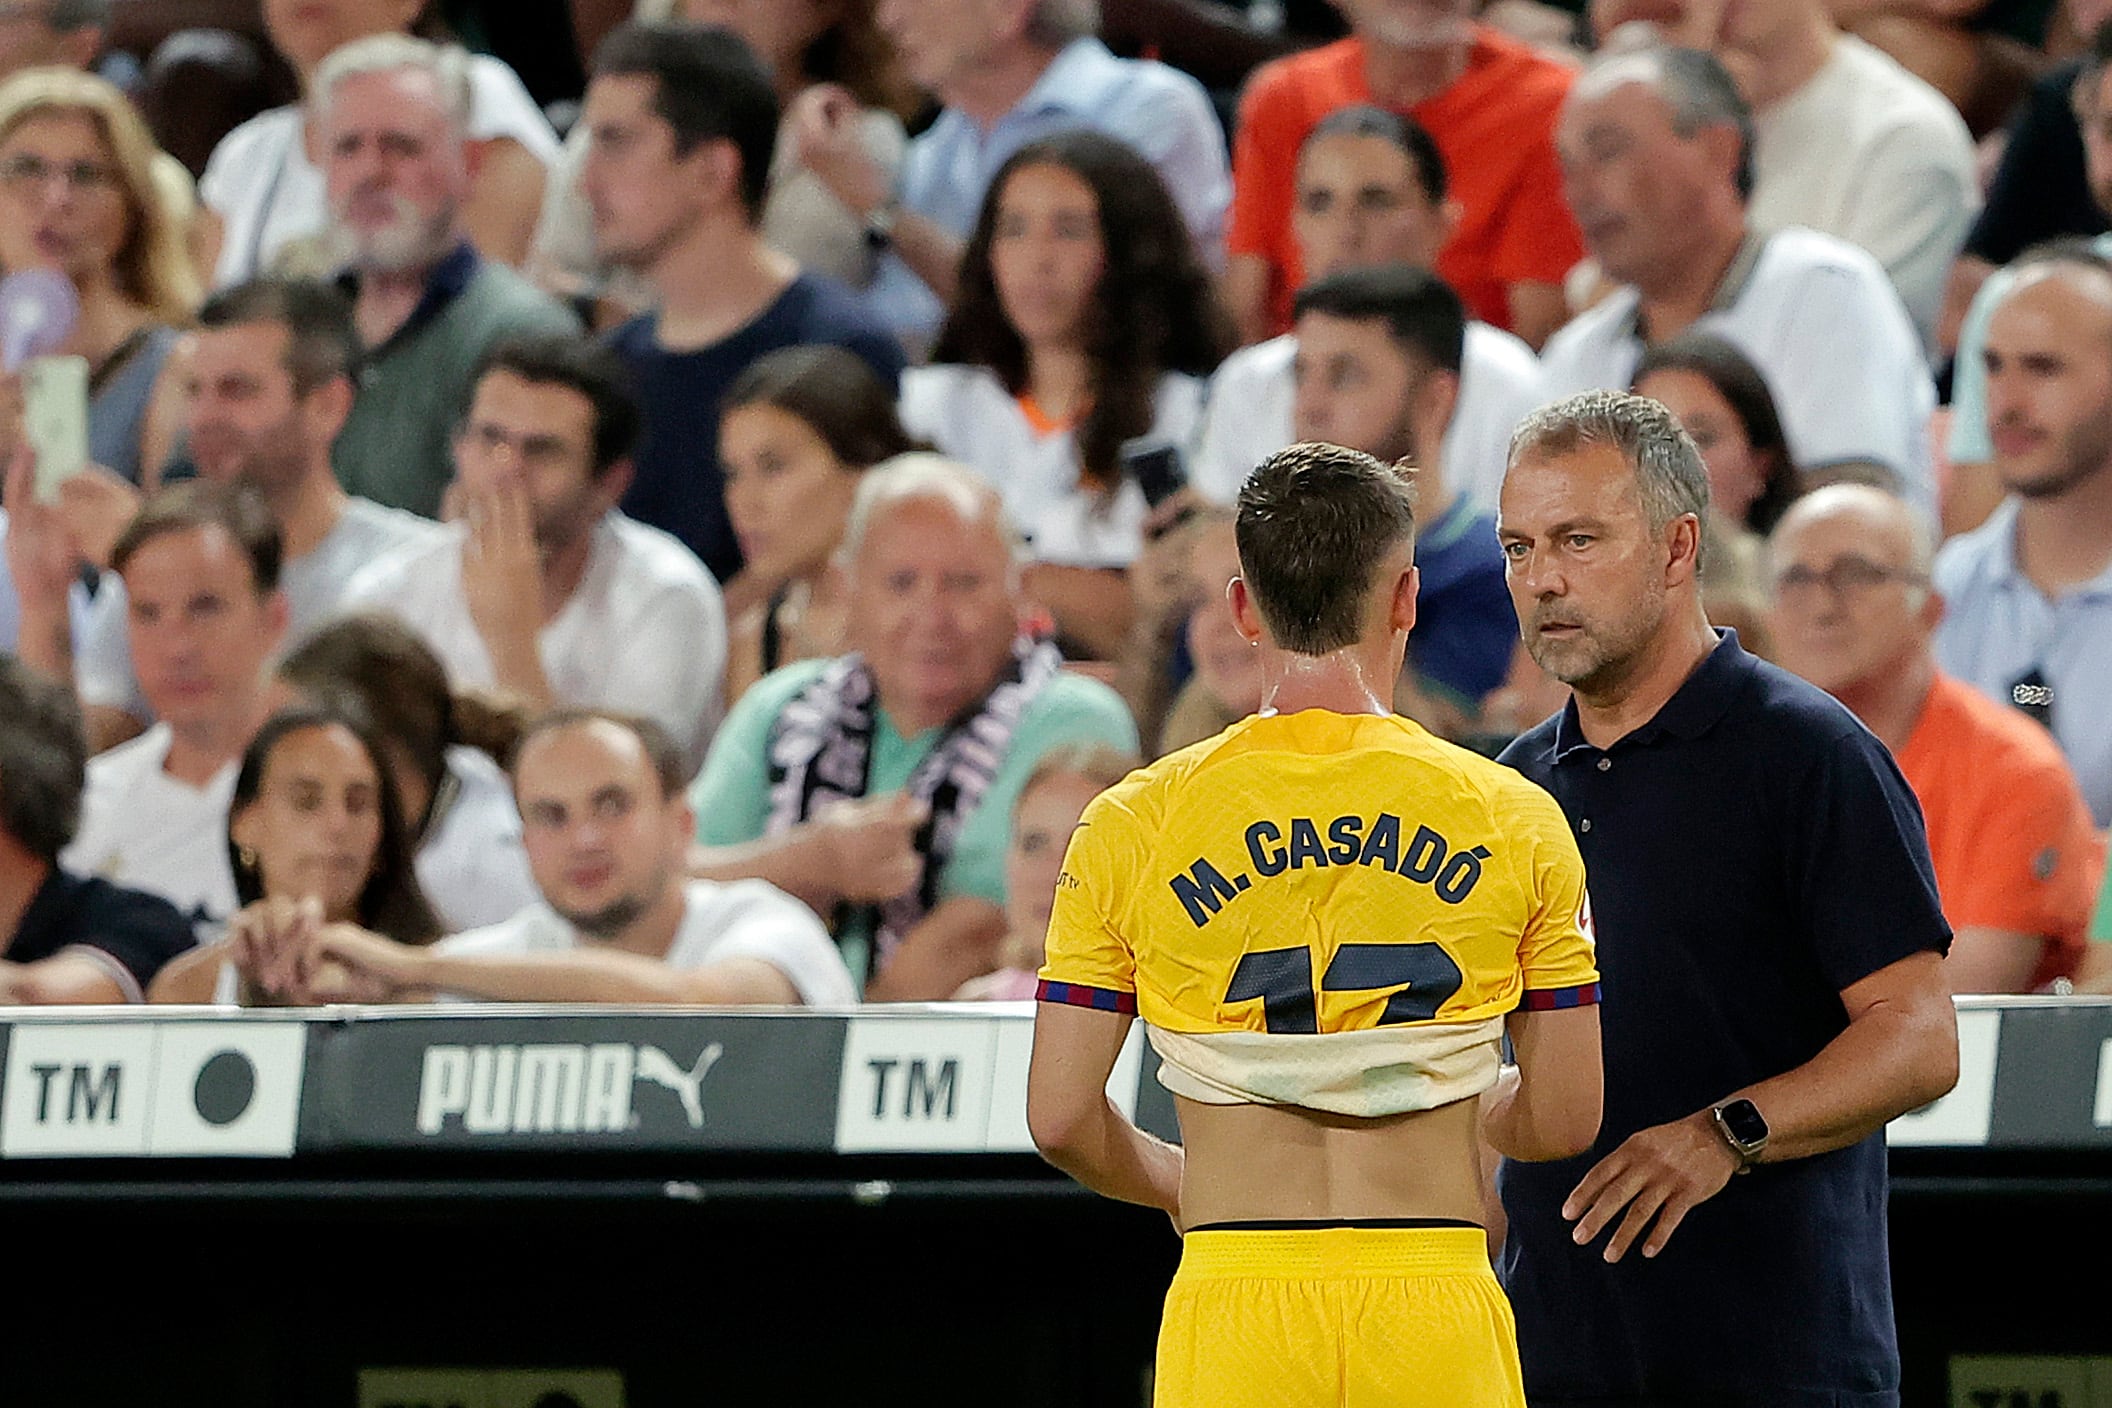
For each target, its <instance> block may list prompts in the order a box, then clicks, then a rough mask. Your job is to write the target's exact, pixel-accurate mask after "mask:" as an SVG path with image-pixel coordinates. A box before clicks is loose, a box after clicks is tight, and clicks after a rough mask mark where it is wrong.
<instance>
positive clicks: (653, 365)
mask: <svg viewBox="0 0 2112 1408" xmlns="http://www.w3.org/2000/svg"><path fill="white" fill-rule="evenodd" d="M581 121H583V122H585V123H586V124H587V131H588V134H589V141H588V150H587V161H586V167H585V171H584V173H583V184H584V186H585V189H586V193H587V201H588V204H589V205H590V206H591V208H592V211H593V217H594V241H595V247H596V248H597V249H598V250H599V251H600V252H601V254H602V256H603V257H604V258H606V259H607V260H608V261H609V262H610V263H611V264H613V265H615V266H617V267H619V268H624V269H629V270H631V271H632V272H634V273H636V274H637V275H639V276H640V277H641V278H642V279H643V280H644V281H645V283H646V284H647V285H648V286H649V287H650V288H651V289H652V291H653V293H654V295H655V297H656V298H657V300H658V308H657V310H656V311H654V312H651V313H646V314H643V315H641V316H640V317H637V318H633V319H632V320H631V321H629V322H627V323H624V324H623V325H622V326H620V327H618V328H616V329H615V330H614V331H613V332H611V333H610V334H609V343H610V345H611V346H612V347H613V348H614V349H615V350H616V352H617V354H618V355H619V356H621V357H622V358H623V359H624V361H625V362H626V363H628V364H629V366H630V369H631V373H632V376H633V378H634V379H635V383H636V386H637V391H638V396H639V401H640V403H641V405H642V406H643V408H644V411H645V429H644V434H643V435H642V436H641V438H640V440H639V443H638V450H637V453H636V455H635V456H634V457H633V463H634V465H635V466H636V473H635V475H634V477H633V478H632V481H631V487H630V489H629V490H628V491H626V492H625V494H624V496H623V501H622V503H621V505H620V507H621V508H622V509H623V511H624V512H625V513H627V514H629V515H630V516H631V517H633V518H635V519H637V520H638V521H639V522H641V523H646V524H650V525H651V526H652V527H655V528H658V529H661V530H662V531H664V532H668V533H672V534H673V535H674V536H675V537H677V538H680V539H681V540H682V541H683V542H684V543H686V544H687V545H688V546H689V548H690V550H691V551H692V552H694V553H696V555H697V556H698V557H700V558H702V559H703V561H704V565H705V566H706V567H709V568H710V569H711V571H712V575H714V576H715V577H717V578H718V579H719V580H720V581H721V582H729V583H730V582H731V580H732V579H733V578H735V576H736V575H737V574H738V573H739V572H740V570H741V565H742V558H741V547H740V541H739V539H738V538H736V537H735V536H734V532H733V523H732V520H731V519H729V518H728V517H727V514H726V495H725V487H724V481H723V477H722V475H721V471H720V468H719V456H718V441H719V433H718V431H719V409H720V402H721V400H722V399H723V398H724V396H725V393H726V390H727V388H728V387H730V386H731V385H732V384H733V381H734V379H735V378H736V377H738V376H739V375H740V374H741V373H742V372H743V371H744V370H746V369H747V367H748V365H749V364H750V363H752V362H754V361H755V360H756V359H757V358H759V357H761V356H762V355H763V354H765V353H766V352H773V351H776V350H777V349H778V348H780V347H794V346H800V345H803V344H811V343H827V344H833V345H836V346H840V347H848V348H849V349H850V350H851V351H853V352H855V353H857V354H858V355H859V356H860V357H862V358H864V359H865V361H866V362H867V363H869V364H870V365H871V366H872V368H873V370H874V371H875V372H877V373H879V375H880V377H881V379H882V380H883V381H885V382H886V383H887V384H888V385H889V386H890V387H893V385H894V384H895V381H896V378H897V377H898V376H899V375H900V373H901V371H902V361H903V358H902V349H901V346H900V345H899V344H898V343H897V342H896V341H895V340H894V338H892V337H891V336H889V335H888V333H887V332H886V331H885V330H884V329H883V328H882V327H881V326H880V325H879V324H878V323H877V322H875V321H874V320H873V319H872V318H871V317H870V316H869V315H868V314H867V313H866V312H865V311H864V310H863V309H862V308H860V307H859V305H858V303H857V302H856V300H855V299H854V298H853V297H852V295H851V293H850V291H849V290H847V289H845V288H844V287H843V286H842V285H841V284H838V283H835V282H834V281H832V280H829V279H825V278H823V277H821V276H819V275H817V274H812V273H808V272H806V271H804V270H802V269H801V268H800V267H799V265H798V264H797V263H796V262H794V261H793V260H792V259H791V258H789V257H788V256H786V255H783V254H780V253H778V252H777V251H775V250H773V249H771V248H770V247H769V246H768V245H766V244H765V243H764V242H763V237H762V231H761V228H760V222H761V219H762V210H763V200H764V196H765V194H766V190H767V186H768V182H769V175H770V155H771V152H772V150H773V149H774V148H775V145H776V142H777V125H778V108H777V94H776V90H775V89H774V88H773V87H772V86H771V82H770V76H769V75H768V74H767V73H765V72H764V70H763V66H762V64H761V62H760V61H759V60H758V59H757V58H756V57H755V55H754V54H753V53H752V52H750V51H749V49H748V47H747V46H746V45H745V44H743V43H742V42H741V40H740V39H739V38H738V37H736V36H735V35H734V34H733V33H732V32H731V31H729V30H724V29H707V28H703V27H700V26H696V25H682V24H628V25H625V26H623V27H622V28H621V29H618V30H617V31H616V32H615V33H613V34H611V35H610V36H609V37H608V39H607V40H606V41H604V42H603V44H602V46H601V49H600V50H599V52H598V53H597V54H596V55H595V60H594V78H593V81H592V82H591V83H590V84H589V85H588V87H587V101H586V111H585V113H584V115H583V116H582V118H581Z"/></svg>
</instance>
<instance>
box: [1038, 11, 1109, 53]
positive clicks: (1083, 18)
mask: <svg viewBox="0 0 2112 1408" xmlns="http://www.w3.org/2000/svg"><path fill="white" fill-rule="evenodd" d="M1099 32H1100V0H1035V4H1034V13H1032V14H1030V15H1028V16H1027V38H1028V39H1030V40H1032V41H1033V42H1034V43H1036V44H1039V45H1040V46H1041V47H1043V48H1044V49H1061V48H1062V47H1063V46H1064V45H1066V44H1068V43H1070V42H1071V41H1072V40H1073V39H1090V38H1092V37H1093V36H1094V35H1096V34H1098V33H1099Z"/></svg>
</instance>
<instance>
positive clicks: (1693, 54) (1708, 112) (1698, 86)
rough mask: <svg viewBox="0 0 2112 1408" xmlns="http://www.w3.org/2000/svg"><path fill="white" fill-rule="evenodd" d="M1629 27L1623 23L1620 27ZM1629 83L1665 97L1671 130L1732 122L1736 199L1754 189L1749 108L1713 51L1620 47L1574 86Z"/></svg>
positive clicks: (1592, 90) (1587, 91) (1592, 88)
mask: <svg viewBox="0 0 2112 1408" xmlns="http://www.w3.org/2000/svg"><path fill="white" fill-rule="evenodd" d="M1630 30H1631V26H1627V25H1623V26H1622V32H1627V31H1630ZM1627 83H1640V84H1642V85H1643V86H1644V87H1646V88H1648V89H1649V90H1650V91H1651V92H1653V93H1655V94H1657V96H1658V97H1659V98H1660V99H1662V100H1663V101H1664V104H1665V106H1666V107H1667V108H1669V109H1670V110H1671V114H1672V130H1673V131H1675V132H1677V133H1679V135H1680V136H1682V137H1691V136H1693V135H1694V134H1695V133H1696V132H1699V131H1701V129H1703V128H1704V127H1730V128H1734V129H1736V131H1737V133H1738V172H1737V182H1738V198H1739V199H1740V200H1748V199H1750V198H1751V197H1752V194H1753V140H1754V136H1753V109H1752V105H1751V104H1749V103H1747V102H1746V100H1745V96H1744V95H1743V94H1741V93H1740V92H1739V91H1738V85H1737V84H1736V83H1734V82H1732V81H1731V75H1730V71H1729V70H1728V69H1726V68H1724V66H1723V64H1722V62H1721V61H1720V60H1719V59H1717V57H1716V56H1715V55H1714V54H1711V53H1708V52H1707V51H1705V50H1702V49H1675V48H1672V47H1671V46H1669V45H1658V46H1656V47H1650V48H1640V49H1638V48H1633V47H1626V46H1624V47H1623V49H1622V51H1620V52H1616V53H1613V54H1609V55H1608V56H1607V57H1605V58H1602V59H1600V60H1599V61H1598V62H1597V63H1595V64H1593V65H1592V66H1591V67H1590V68H1588V69H1586V70H1585V72H1584V76H1583V78H1581V79H1579V80H1578V83H1577V91H1578V92H1579V93H1580V94H1584V95H1588V96H1594V97H1595V96H1597V95H1599V94H1602V93H1608V92H1611V91H1612V90H1614V89H1615V88H1618V87H1620V86H1622V85H1623V84H1627Z"/></svg>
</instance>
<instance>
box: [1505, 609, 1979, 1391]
mask: <svg viewBox="0 0 2112 1408" xmlns="http://www.w3.org/2000/svg"><path fill="white" fill-rule="evenodd" d="M1503 761H1505V762H1507V763H1509V764H1511V765H1512V766H1513V767H1515V768H1517V769H1518V770H1519V771H1520V772H1522V773H1524V774H1525V775H1526V776H1527V777H1529V778H1531V779H1532V780H1533V781H1535V782H1537V783H1539V784H1540V785H1541V786H1542V787H1544V788H1546V789H1547V790H1548V791H1549V792H1550V793H1552V794H1553V795H1554V797H1555V799H1556V800H1557V801H1558V802H1560V803H1561V805H1562V810H1563V812H1564V813H1565V814H1566V815H1567V816H1568V817H1569V819H1570V824H1571V826H1572V827H1573V828H1574V829H1575V832H1576V837H1577V844H1578V847H1579V849H1580V850H1581V851H1582V852H1583V855H1584V863H1585V868H1586V870H1587V872H1588V874H1589V875H1590V881H1591V912H1592V918H1593V921H1594V925H1595V928H1596V931H1597V936H1598V960H1599V971H1600V974H1601V991H1602V993H1603V999H1602V1003H1601V1006H1600V1008H1599V1014H1600V1015H1599V1020H1600V1025H1601V1032H1602V1035H1603V1039H1604V1045H1605V1069H1606V1113H1605V1119H1604V1122H1603V1123H1602V1124H1601V1126H1600V1129H1599V1137H1598V1141H1597V1143H1596V1144H1594V1145H1593V1147H1592V1149H1591V1152H1590V1153H1588V1154H1585V1155H1582V1156H1579V1157H1578V1158H1575V1159H1567V1160H1563V1161H1561V1162H1557V1163H1547V1164H1520V1163H1509V1162H1507V1163H1505V1164H1504V1166H1503V1171H1502V1175H1501V1178H1500V1180H1499V1186H1500V1188H1501V1190H1502V1194H1503V1202H1504V1207H1505V1209H1506V1210H1507V1211H1508V1213H1509V1216H1510V1236H1509V1240H1508V1243H1507V1244H1506V1246H1505V1249H1504V1255H1503V1264H1502V1267H1501V1270H1502V1273H1503V1279H1504V1285H1505V1288H1506V1289H1507V1290H1508V1291H1509V1293H1510V1297H1511V1303H1512V1305H1513V1307H1514V1308H1515V1310H1516V1312H1517V1316H1518V1341H1519V1350H1520V1354H1521V1357H1522V1359H1523V1361H1524V1367H1525V1383H1526V1391H1527V1395H1528V1397H1530V1398H1531V1400H1532V1402H1533V1403H1534V1405H1535V1408H1545V1405H1556V1404H1584V1403H1593V1404H1597V1403H1610V1402H1620V1403H1624V1404H1637V1403H1644V1404H1696V1405H1699V1404H1708V1405H1711V1408H1743V1406H1744V1405H1750V1408H1762V1405H1765V1408H1817V1405H1821V1404H1824V1405H1828V1408H1875V1405H1896V1404H1897V1403H1898V1402H1899V1350H1898V1345H1897V1341H1896V1337H1895V1333H1894V1327H1893V1316H1892V1282H1891V1267H1890V1261H1889V1255H1888V1251H1887V1247H1886V1232H1885V1202H1886V1180H1885V1145H1884V1136H1883V1134H1882V1133H1878V1134H1874V1135H1872V1136H1871V1137H1869V1138H1868V1139H1865V1140H1863V1141H1862V1142H1861V1143H1859V1144H1856V1145H1853V1146H1851V1147H1849V1148H1846V1149H1839V1150H1835V1151H1834V1152H1832V1153H1829V1154H1821V1155H1819V1156H1817V1157H1814V1158H1808V1159H1799V1160H1794V1161H1790V1162H1785V1163H1778V1164H1762V1165H1760V1166H1758V1167H1756V1168H1754V1169H1753V1170H1752V1172H1751V1173H1749V1174H1746V1175H1744V1176H1741V1177H1737V1178H1733V1179H1732V1180H1731V1182H1730V1185H1729V1186H1728V1187H1727V1188H1725V1189H1724V1191H1723V1192H1722V1193H1720V1194H1718V1195H1717V1196H1716V1197H1714V1198H1712V1199H1710V1200H1709V1201H1708V1202H1706V1203H1704V1204H1702V1205H1701V1206H1700V1207H1698V1208H1696V1209H1694V1210H1693V1211H1692V1212H1690V1213H1688V1214H1687V1217H1686V1220H1685V1221H1684V1222H1682V1223H1681V1224H1680V1226H1679V1229H1678V1230H1677V1231H1676V1232H1674V1233H1673V1235H1672V1240H1671V1241H1670V1242H1669V1243H1668V1244H1667V1245H1666V1247H1665V1250H1664V1251H1663V1252H1661V1253H1660V1254H1659V1255H1658V1256H1657V1257H1656V1258H1654V1259H1646V1258H1644V1257H1643V1256H1642V1254H1641V1252H1640V1251H1637V1250H1631V1251H1630V1253H1629V1254H1628V1255H1627V1256H1626V1257H1624V1258H1623V1259H1622V1260H1621V1262H1620V1263H1619V1264H1618V1265H1614V1266H1608V1265H1607V1264H1606V1263H1605V1262H1604V1261H1603V1260H1602V1259H1601V1256H1600V1253H1601V1252H1602V1251H1603V1249H1604V1246H1605V1243H1606V1240H1607V1235H1608V1234H1604V1233H1602V1234H1601V1235H1600V1237H1599V1239H1598V1241H1597V1242H1595V1243H1594V1244H1593V1245H1592V1246H1589V1247H1578V1246H1576V1245H1575V1244H1574V1243H1573V1242H1572V1241H1571V1239H1570V1233H1571V1224H1570V1223H1568V1222H1567V1221H1565V1220H1564V1219H1563V1217H1562V1215H1561V1207H1562V1202H1563V1200H1564V1199H1565V1198H1567V1197H1568V1196H1569V1194H1570V1192H1571V1190H1573V1189H1574V1188H1575V1187H1576V1186H1577V1184H1578V1182H1579V1181H1581V1180H1582V1179H1583V1177H1584V1175H1585V1174H1586V1173H1587V1172H1588V1171H1589V1170H1590V1169H1591V1167H1592V1165H1593V1164H1595V1163H1596V1162H1597V1161H1598V1160H1599V1159H1601V1158H1604V1157H1605V1156H1606V1155H1607V1154H1609V1153H1611V1152H1612V1151H1613V1149H1614V1148H1615V1147H1616V1146H1618V1145H1619V1144H1620V1143H1621V1141H1622V1140H1624V1139H1626V1138H1627V1137H1628V1136H1629V1135H1631V1134H1633V1133H1635V1132H1636V1131H1637V1130H1640V1129H1645V1128H1649V1127H1651V1126H1653V1125H1660V1124H1668V1123H1670V1122H1672V1121H1675V1120H1679V1119H1683V1118H1685V1117H1687V1116H1689V1115H1692V1114H1694V1113H1695V1112H1696V1111H1699V1110H1703V1109H1706V1108H1708V1107H1709V1106H1711V1105H1713V1104H1715V1103H1717V1102H1718V1101H1720V1100H1723V1099H1724V1098H1725V1097H1727V1096H1729V1095H1730V1094H1731V1093H1732V1092H1734V1091H1736V1090H1739V1089H1741V1088H1743V1087H1745V1086H1748V1085H1751V1084H1753V1083H1755V1082H1757V1081H1761V1080H1765V1079H1768V1078H1769V1077H1772V1076H1777V1075H1780V1074H1782V1073H1783V1072H1785V1071H1788V1070H1791V1069H1793V1068H1795V1067H1797V1066H1801V1065H1803V1064H1804V1063H1805V1062H1807V1061H1809V1060H1811V1058H1812V1057H1814V1056H1816V1055H1817V1054H1818V1053H1819V1050H1820V1049H1821V1048H1822V1047H1824V1046H1825V1045H1826V1044H1827V1043H1828V1042H1830V1041H1832V1040H1833V1038H1834V1037H1836V1036H1838V1035H1839V1034H1840V1033H1841V1032H1842V1031H1843V1030H1844V1029H1845V1028H1846V1027H1847V1023H1848V1018H1847V1012H1846V1009H1845V1008H1844V1007H1843V1006H1842V1004H1841V999H1840V993H1841V991H1842V989H1844V988H1847V987H1849V986H1851V985H1853V984H1854V983H1856V982H1858V981H1860V980H1861V979H1863V978H1866V977H1869V976H1870V975H1871V974H1873V973H1875V972H1877V971H1878V970H1879V969H1881V968H1885V967H1887V966H1889V965H1890V964H1892V963H1894V962H1897V961H1898V960H1900V959H1903V958H1906V957H1909V956H1911V955H1913V954H1916V953H1920V952H1923V951H1924V950H1934V951H1937V952H1943V951H1945V950H1947V949H1948V947H1949V944H1950V929H1949V927H1948V926H1947V925H1946V924H1945V923H1944V919H1943V912H1942V909H1941V908H1940V906H1939V904H1938V902H1937V896H1936V879H1935V873H1934V871H1933V869H1932V868H1931V866H1930V862H1929V852H1928V841H1927V837H1926V834H1925V832H1924V830H1923V827H1922V820H1921V809H1920V806H1919V805H1918V804H1917V803H1916V802H1915V800H1914V794H1913V792H1912V791H1911V790H1910V789H1909V788H1908V786H1907V783H1906V779H1905V778H1903V777H1902V776H1901V775H1900V772H1899V769H1898V767H1897V766H1896V765H1895V764H1894V763H1893V761H1892V756H1891V754H1890V753H1888V752H1887V751H1886V750H1885V747H1884V745H1883V744H1881V743H1879V742H1878V741H1877V739H1876V738H1875V737H1873V736H1872V735H1871V734H1870V732H1869V731H1868V730H1867V729H1865V728H1864V727H1863V726H1862V724H1861V723H1859V722H1858V721H1857V720H1856V718H1855V717H1854V715H1852V714H1850V713H1849V712H1848V711H1847V710H1846V709H1845V708H1843V707H1841V705H1840V704H1838V703H1837V702H1835V701H1834V700H1833V699H1832V698H1831V697H1829V696H1828V695H1826V694H1825V693H1823V692H1821V691H1820V690H1818V689H1816V688H1815V687H1813V686H1811V685H1809V684H1807V683H1805V682H1804V681H1803V680H1800V679H1798V678H1797V677H1796V676H1794V675H1791V674H1789V673H1787V672H1785V671H1782V670H1778V669H1776V668H1775V667H1774V666H1772V665H1769V664H1767V663H1765V662H1764V661H1761V660H1759V659H1757V658H1755V657H1754V656H1752V655H1749V654H1747V653H1746V651H1745V650H1744V649H1743V648H1742V647H1741V646H1740V645H1739V644H1738V637H1737V634H1736V633H1735V632H1730V631H1725V632H1723V633H1722V639H1721V641H1720V643H1719V644H1718V645H1717V647H1716V649H1715V650H1714V651H1712V652H1711V653H1710V654H1709V656H1708V658H1707V659H1706V660H1704V661H1703V662H1702V664H1701V665H1700V666H1699V667H1698V668H1697V669H1696V670H1695V671H1694V673H1693V675H1692V676H1690V677H1689V678H1688V680H1687V682H1686V683H1685V684H1684V685H1682V686H1681V687H1680V689H1679V691H1678V693H1676V694H1674V695H1673V696H1672V698H1671V699H1670V700H1669V701H1668V702H1667V703H1666V704H1665V706H1664V708H1662V709H1661V710H1659V711H1658V713H1657V715H1656V717H1654V718H1653V719H1651V720H1650V722H1648V723H1646V724H1644V725H1643V726H1642V727H1640V728H1638V729H1636V730H1634V731H1633V732H1631V733H1630V734H1628V735H1627V736H1626V737H1624V738H1622V739H1620V740H1619V741H1618V742H1616V743H1615V744H1614V745H1613V746H1612V747H1611V748H1608V749H1605V750H1603V751H1601V750H1600V749H1598V748H1595V747H1593V746H1592V745H1591V744H1590V743H1588V742H1586V741H1585V738H1584V735H1583V733H1582V731H1581V730H1580V728H1579V727H1578V723H1577V713H1576V705H1575V704H1574V703H1571V704H1570V706H1569V707H1568V708H1567V709H1565V710H1564V711H1563V712H1562V713H1561V714H1560V715H1558V716H1557V717H1556V718H1554V719H1551V720H1549V721H1548V722H1546V723H1544V724H1542V725H1540V727H1538V728H1536V729H1534V730H1533V731H1532V732H1530V733H1528V734H1525V735H1524V736H1523V737H1521V738H1519V739H1518V740H1517V741H1516V742H1514V743H1513V744H1512V745H1511V746H1510V747H1509V748H1508V749H1507V750H1505V752H1504V754H1503Z"/></svg>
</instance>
